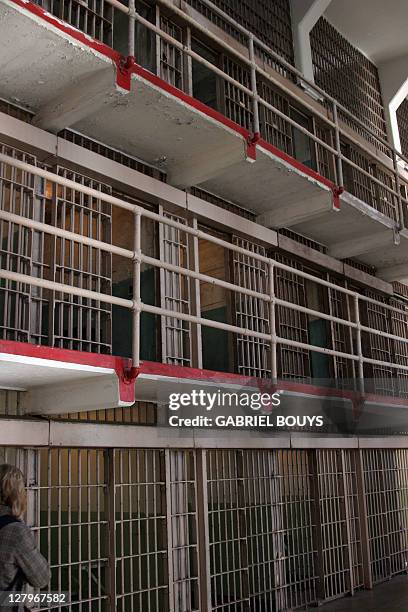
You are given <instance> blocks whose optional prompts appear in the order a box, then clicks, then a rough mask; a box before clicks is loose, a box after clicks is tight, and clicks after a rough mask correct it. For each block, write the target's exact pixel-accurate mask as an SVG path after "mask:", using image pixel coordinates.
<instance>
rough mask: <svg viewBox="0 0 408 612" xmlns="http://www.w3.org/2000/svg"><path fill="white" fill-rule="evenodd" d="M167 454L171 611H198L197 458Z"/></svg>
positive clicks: (178, 452)
mask: <svg viewBox="0 0 408 612" xmlns="http://www.w3.org/2000/svg"><path fill="white" fill-rule="evenodd" d="M166 453H167V457H166V461H167V464H166V487H167V505H168V523H167V529H168V540H169V544H168V547H169V560H170V575H169V582H170V584H171V585H172V594H171V595H170V598H171V602H170V610H173V611H174V612H177V611H178V610H188V611H189V612H199V610H200V609H201V605H200V585H199V568H198V533H197V530H198V521H197V473H196V456H195V453H194V452H193V451H190V450H186V451H183V450H169V451H166Z"/></svg>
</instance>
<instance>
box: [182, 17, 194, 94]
mask: <svg viewBox="0 0 408 612" xmlns="http://www.w3.org/2000/svg"><path fill="white" fill-rule="evenodd" d="M185 46H186V49H188V50H190V49H191V28H189V27H187V28H186V34H185ZM184 59H185V63H184V66H185V69H184V73H185V74H184V82H185V87H184V89H185V91H186V93H188V95H189V96H192V95H193V60H192V57H191V55H189V54H188V53H186V54H185V56H184Z"/></svg>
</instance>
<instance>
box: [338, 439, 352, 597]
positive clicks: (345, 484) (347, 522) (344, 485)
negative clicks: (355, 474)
mask: <svg viewBox="0 0 408 612" xmlns="http://www.w3.org/2000/svg"><path fill="white" fill-rule="evenodd" d="M347 452H353V451H347V450H340V455H341V457H340V461H341V493H342V497H343V500H344V502H343V503H344V506H343V511H344V534H345V536H346V544H347V553H346V554H347V561H348V574H349V581H350V584H349V590H350V593H351V595H354V589H355V585H354V574H353V549H352V543H351V532H350V528H351V517H350V504H349V497H350V496H351V495H352V493H353V492H352V491H351V490H349V486H350V487H351V479H350V482H349V480H348V478H347V473H346V461H345V453H347Z"/></svg>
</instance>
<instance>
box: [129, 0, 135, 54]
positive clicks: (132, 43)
mask: <svg viewBox="0 0 408 612" xmlns="http://www.w3.org/2000/svg"><path fill="white" fill-rule="evenodd" d="M128 15H129V23H128V28H129V30H128V37H129V38H128V55H129V57H135V25H136V9H135V0H129V9H128Z"/></svg>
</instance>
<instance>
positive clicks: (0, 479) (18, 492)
mask: <svg viewBox="0 0 408 612" xmlns="http://www.w3.org/2000/svg"><path fill="white" fill-rule="evenodd" d="M0 502H1V503H3V504H5V505H6V506H8V507H9V508H10V510H11V514H12V515H13V516H15V517H17V518H18V517H20V516H21V515H22V514H23V513H24V511H25V509H26V491H25V483H24V475H23V473H22V471H21V470H19V469H18V468H17V467H16V466H15V465H8V464H7V463H3V464H2V465H0Z"/></svg>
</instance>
